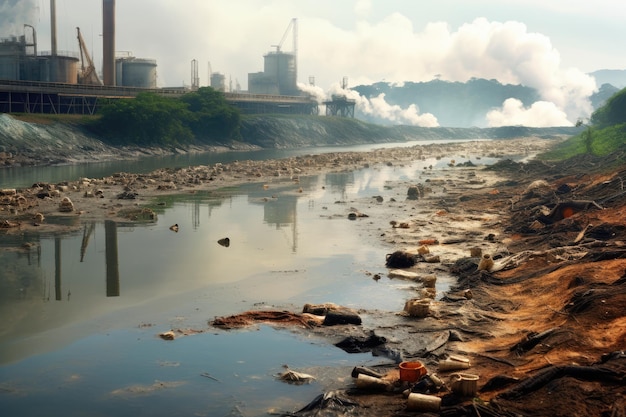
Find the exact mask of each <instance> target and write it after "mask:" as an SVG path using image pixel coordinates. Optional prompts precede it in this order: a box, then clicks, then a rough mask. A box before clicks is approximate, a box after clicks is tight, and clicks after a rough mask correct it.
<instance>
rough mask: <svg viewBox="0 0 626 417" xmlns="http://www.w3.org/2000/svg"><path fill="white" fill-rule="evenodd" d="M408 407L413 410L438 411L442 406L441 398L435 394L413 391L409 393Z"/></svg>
mask: <svg viewBox="0 0 626 417" xmlns="http://www.w3.org/2000/svg"><path fill="white" fill-rule="evenodd" d="M406 408H407V409H408V410H411V411H423V412H435V413H437V412H439V409H440V408H441V398H439V397H437V396H435V395H426V394H419V393H411V394H409V398H408V400H407V404H406Z"/></svg>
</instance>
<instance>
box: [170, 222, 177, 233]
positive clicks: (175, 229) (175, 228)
mask: <svg viewBox="0 0 626 417" xmlns="http://www.w3.org/2000/svg"><path fill="white" fill-rule="evenodd" d="M170 230H171V231H172V232H176V233H178V223H176V224H173V225H171V226H170Z"/></svg>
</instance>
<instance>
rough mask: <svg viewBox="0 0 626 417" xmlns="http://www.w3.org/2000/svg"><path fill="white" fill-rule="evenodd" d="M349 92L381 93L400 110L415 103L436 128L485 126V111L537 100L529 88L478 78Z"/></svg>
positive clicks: (370, 95)
mask: <svg viewBox="0 0 626 417" xmlns="http://www.w3.org/2000/svg"><path fill="white" fill-rule="evenodd" d="M352 89H353V90H355V91H358V92H359V94H360V95H362V96H364V97H367V98H370V99H371V98H373V97H378V96H379V95H380V94H381V93H384V94H385V101H386V102H387V103H389V104H391V105H398V106H400V107H402V108H407V107H409V106H410V105H411V104H415V105H416V106H417V107H418V109H419V112H420V114H424V113H432V114H433V115H435V117H437V121H438V122H439V125H440V126H448V127H474V126H475V127H486V120H485V115H486V114H487V112H488V111H490V110H492V109H494V108H499V107H501V106H502V103H503V102H504V100H506V99H507V98H511V97H514V98H517V99H519V100H520V101H521V102H522V103H524V105H525V106H530V105H531V104H532V103H534V102H535V101H537V100H539V99H540V98H539V94H538V93H537V91H536V90H534V89H532V88H529V87H524V86H521V85H510V84H507V85H503V84H500V83H499V82H498V81H496V80H485V79H479V78H472V79H471V80H469V81H468V82H466V83H461V82H451V81H441V80H432V81H428V82H419V83H414V82H406V83H404V84H403V85H400V86H399V85H395V84H389V83H384V82H380V83H376V84H372V85H368V86H363V85H362V86H358V87H354V88H352ZM359 118H361V119H364V120H366V121H369V122H372V123H382V124H384V123H385V120H382V119H378V118H376V117H375V116H374V117H372V116H369V115H364V114H363V115H361V114H359Z"/></svg>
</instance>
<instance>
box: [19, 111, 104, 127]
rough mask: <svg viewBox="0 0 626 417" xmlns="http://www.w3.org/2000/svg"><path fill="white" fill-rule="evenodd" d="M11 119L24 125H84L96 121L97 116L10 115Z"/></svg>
mask: <svg viewBox="0 0 626 417" xmlns="http://www.w3.org/2000/svg"><path fill="white" fill-rule="evenodd" d="M11 117H13V118H14V119H16V120H20V121H22V122H26V123H36V124H40V125H51V124H53V123H66V124H73V125H86V124H88V123H91V122H92V121H94V120H96V119H98V116H85V115H82V114H43V113H41V114H33V113H11Z"/></svg>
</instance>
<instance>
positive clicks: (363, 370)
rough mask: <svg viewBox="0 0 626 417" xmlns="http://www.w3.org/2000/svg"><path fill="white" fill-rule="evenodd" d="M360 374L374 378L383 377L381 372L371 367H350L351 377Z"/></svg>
mask: <svg viewBox="0 0 626 417" xmlns="http://www.w3.org/2000/svg"><path fill="white" fill-rule="evenodd" d="M360 374H363V375H369V376H373V377H374V378H382V377H383V374H381V373H379V372H376V371H374V370H373V369H370V368H366V367H365V366H355V367H354V368H353V369H352V378H357V377H358V376H359V375H360Z"/></svg>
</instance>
